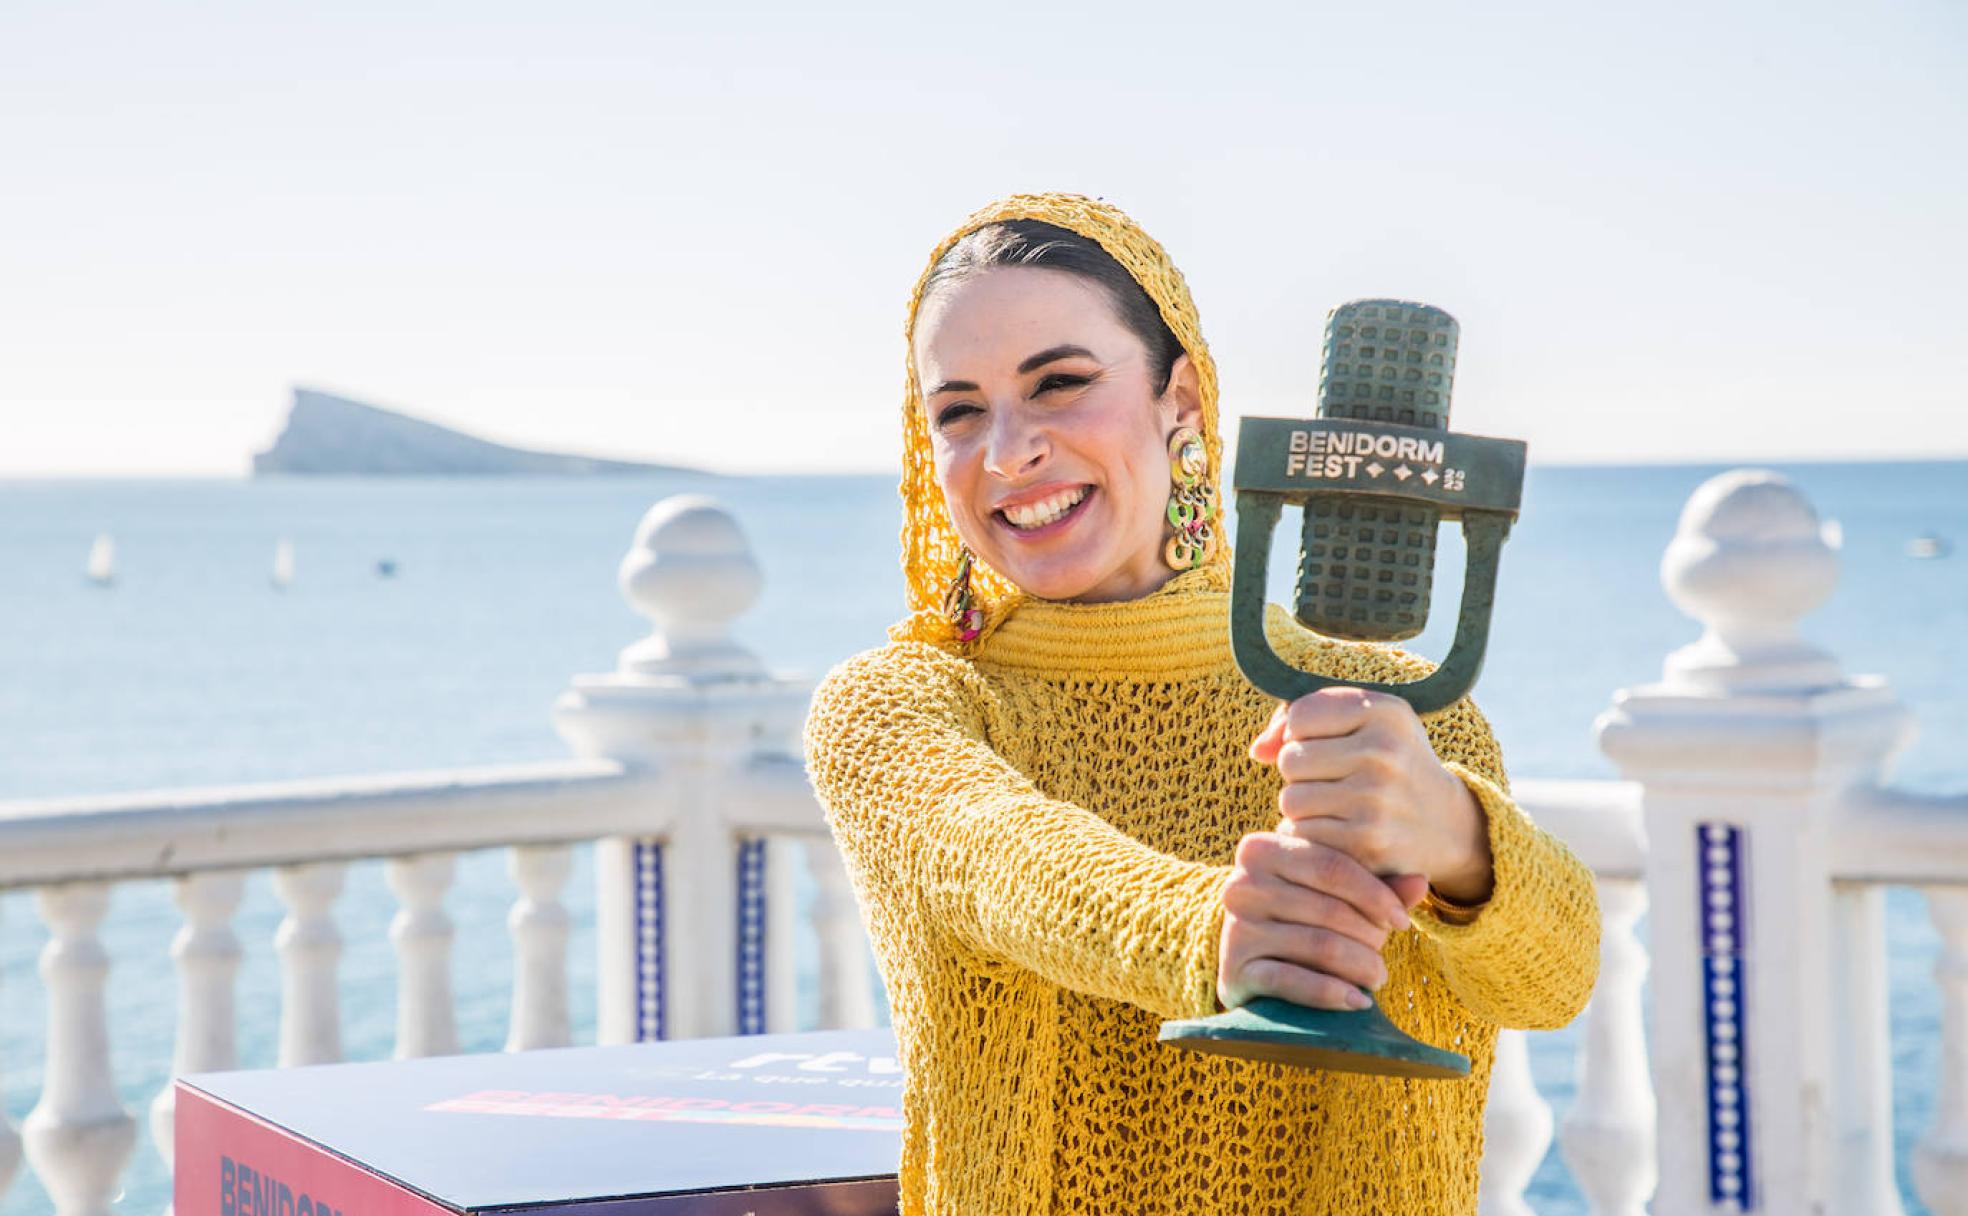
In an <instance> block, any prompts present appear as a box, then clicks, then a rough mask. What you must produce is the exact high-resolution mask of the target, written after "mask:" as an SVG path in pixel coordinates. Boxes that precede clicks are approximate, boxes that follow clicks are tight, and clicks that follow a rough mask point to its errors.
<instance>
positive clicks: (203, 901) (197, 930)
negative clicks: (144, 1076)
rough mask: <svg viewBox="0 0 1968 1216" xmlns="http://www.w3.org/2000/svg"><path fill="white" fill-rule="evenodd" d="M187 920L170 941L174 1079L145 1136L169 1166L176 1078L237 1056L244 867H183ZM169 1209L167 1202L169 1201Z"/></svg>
mask: <svg viewBox="0 0 1968 1216" xmlns="http://www.w3.org/2000/svg"><path fill="white" fill-rule="evenodd" d="M172 888H173V890H172V894H173V895H174V896H175V898H176V901H177V905H178V910H179V911H181V912H183V913H184V924H183V926H181V927H180V928H179V929H178V934H177V937H176V938H174V939H173V940H172V942H171V958H172V960H173V961H174V962H175V963H176V964H177V969H178V1034H177V1045H176V1047H175V1048H174V1049H173V1051H172V1053H171V1078H172V1079H171V1080H167V1081H165V1082H164V1088H163V1089H162V1090H160V1091H159V1092H158V1095H157V1097H156V1098H155V1099H153V1100H152V1102H151V1104H150V1137H151V1143H153V1144H154V1145H155V1146H156V1147H157V1153H158V1155H159V1156H161V1157H163V1158H164V1165H165V1167H166V1168H169V1167H170V1166H172V1165H173V1164H174V1162H175V1156H176V1154H175V1148H176V1143H177V1136H176V1130H175V1123H174V1120H175V1116H176V1113H177V1106H178V1101H177V1093H178V1090H177V1085H176V1084H175V1080H176V1078H178V1077H181V1076H184V1075H185V1074H186V1073H194V1072H218V1071H221V1070H223V1069H228V1068H233V1067H236V1066H237V1065H238V1063H239V1054H238V1047H237V1042H238V1026H239V1019H238V1015H237V1013H236V1011H235V1008H234V1000H233V996H234V983H233V981H234V977H235V976H237V975H238V973H239V957H240V950H239V935H238V934H236V933H234V932H233V931H232V918H233V914H234V913H235V912H237V911H238V910H239V900H240V896H241V895H242V894H243V893H244V892H245V889H246V876H245V875H244V874H238V873H230V872H218V873H210V874H187V875H185V876H184V877H182V878H179V879H177V880H176V881H175V882H174V883H173V884H172ZM166 1210H167V1211H168V1210H169V1208H168V1206H167V1208H166Z"/></svg>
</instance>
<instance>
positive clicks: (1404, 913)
mask: <svg viewBox="0 0 1968 1216" xmlns="http://www.w3.org/2000/svg"><path fill="white" fill-rule="evenodd" d="M1394 927H1395V928H1396V929H1412V928H1414V918H1413V917H1411V916H1409V915H1408V910H1407V909H1406V908H1403V909H1401V910H1400V911H1399V912H1396V913H1395V914H1394Z"/></svg>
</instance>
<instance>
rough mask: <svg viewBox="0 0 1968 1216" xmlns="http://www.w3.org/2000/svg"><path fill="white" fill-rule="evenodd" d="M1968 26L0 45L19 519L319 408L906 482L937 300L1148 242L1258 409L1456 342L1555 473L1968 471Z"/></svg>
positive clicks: (466, 35) (880, 18)
mask: <svg viewBox="0 0 1968 1216" xmlns="http://www.w3.org/2000/svg"><path fill="white" fill-rule="evenodd" d="M1965 149H1968V6H1964V5H1962V4H1959V3H1957V2H1955V0H1924V2H1907V3H1899V2H1895V0H1882V2H1881V3H1877V4H1845V5H1839V6H1831V5H1822V4H1818V3H1816V2H1815V0H1792V2H1788V3H1771V2H1766V0H1747V2H1744V3H1734V4H1729V3H1716V2H1714V0H1709V2H1706V3H1683V2H1682V0H1660V2H1655V3H1649V4H1645V5H1597V4H1579V3H1576V0H1568V2H1565V3H1548V4H1531V5H1508V4H1505V5H1481V6H1478V5H1469V4H1466V3H1436V2H1434V0H1415V2H1413V3H1406V4H1402V5H1398V6H1394V5H1383V4H1361V3H1352V4H1344V5H1334V4H1324V3H1317V2H1304V3H1296V4H1288V5H1286V4H1280V5H1262V4H1240V3H1235V2H1224V3H1214V4H1209V5H1195V4H1189V5H1181V6H1176V5H1158V4H1154V3H1146V2H1142V3H1130V4H1120V5H1107V6H1101V5H1063V4H1062V5H1057V6H1055V5H1053V4H1027V3H1023V2H1022V0H1017V2H1009V3H998V4H993V5H990V6H979V5H967V6H957V7H947V6H937V5H933V4H929V3H913V4H905V5H894V6H889V7H868V6H860V5H847V6H842V7H836V6H832V5H815V4H811V3H797V4H786V5H759V4H745V3H740V2H729V3H717V4H708V3H706V4H697V5H690V6H673V5H664V4H656V3H649V2H648V0H642V2H635V3H604V2H599V0H557V2H556V3H554V4H551V5H548V4H539V3H509V2H506V0H471V2H469V3H467V2H465V0H424V2H422V3H418V2H415V0H409V2H406V0H392V2H391V3H387V4H385V3H376V2H371V0H341V2H338V3H336V4H333V5H320V4H307V5H301V4H288V3H283V2H281V0H244V2H238V3H205V2H200V0H177V2H176V3H172V4H168V5H160V4H155V3H146V2H137V0H0V476H10V477H20V476H31V477H46V476H91V477H108V476H238V475H241V474H243V473H244V472H245V471H246V470H247V469H248V468H249V461H250V456H251V453H252V452H254V451H256V450H259V449H262V448H264V447H266V446H267V445H268V444H269V443H270V442H271V440H272V439H273V437H274V435H275V434H276V433H277V432H278V430H279V427H280V424H281V421H282V418H283V416H284V413H285V409H286V406H287V403H288V401H289V396H290V392H291V388H292V386H293V385H295V384H303V385H310V386H316V387H321V388H325V389H329V390H331V391H335V392H339V393H342V394H345V395H348V396H352V397H355V398H357V399H360V400H364V401H368V402H372V403H374V404H378V405H383V406H387V407H391V408H398V409H402V410H405V411H408V412H411V413H415V414H418V415H420V416H423V417H428V418H431V419H433V420H435V421H438V422H442V423H445V424H447V425H454V426H458V427H462V428H465V429H468V430H471V431H473V432H474V433H478V434H482V435H485V436H487V437H489V438H493V439H497V440H500V441H503V442H510V443H518V444H523V445H528V446H538V447H546V448H552V449H556V450H571V451H580V452H587V453H592V454H597V455H605V456H611V457H618V458H626V459H643V460H654V461H662V462H677V463H687V464H696V465H702V466H706V467H709V468H713V469H718V470H722V471H729V472H778V471H792V470H800V471H842V472H854V471H865V472H878V471H887V470H892V469H893V468H894V467H895V466H896V462H897V459H898V451H899V441H898V438H897V433H898V428H897V427H896V411H897V409H898V406H899V400H900V390H901V383H902V374H903V356H904V351H903V337H902V333H901V325H902V322H903V312H904V306H905V303H906V299H907V296H908V294H909V290H910V288H911V286H912V285H913V283H914V280H915V277H916V275H917V274H918V273H919V272H920V270H921V269H922V264H923V260H924V259H925V258H926V256H927V255H928V253H929V251H930V249H931V248H932V247H933V246H934V245H935V244H936V243H937V241H938V240H939V239H940V238H941V237H942V235H943V234H944V233H945V232H946V231H948V230H949V229H950V228H952V227H953V226H955V224H956V223H957V222H958V221H959V220H961V219H962V217H963V216H965V215H966V214H968V213H969V212H970V211H971V210H973V209H974V208H976V207H977V206H979V205H981V204H983V203H984V202H987V201H989V200H990V199H993V198H995V197H998V196H1000V195H1003V194H1007V193H1012V192H1014V191H1021V190H1074V191H1079V192H1082V193H1086V194H1091V195H1097V196H1099V197H1102V198H1105V199H1107V200H1108V201H1110V202H1114V203H1117V204H1119V205H1120V206H1122V207H1123V208H1125V209H1126V210H1127V211H1129V212H1130V213H1131V214H1132V215H1134V216H1135V218H1136V219H1138V220H1139V221H1141V223H1142V224H1143V225H1144V226H1145V227H1146V228H1147V229H1148V230H1149V231H1150V232H1151V233H1153V234H1154V235H1155V236H1156V237H1157V238H1158V239H1160V240H1161V242H1162V243H1163V245H1164V246H1165V247H1167V248H1168V250H1169V251H1170V252H1171V254H1172V255H1173V256H1174V258H1175V260H1176V262H1177V264H1178V265H1180V266H1181V267H1182V269H1183V271H1184V273H1185V274H1186V276H1187V277H1188V279H1189V282H1190V285H1191V287H1192V289H1193V290H1194V293H1195V296H1196V299H1197V302H1198V305H1199V307H1200V309H1201V312H1202V318H1203V330H1204V333H1205V335H1206V337H1207V339H1208V341H1209V342H1210V344H1211V349H1212V351H1213V352H1214V354H1215V355H1216V358H1217V361H1218V364H1219V367H1220V369H1221V375H1222V384H1223V392H1224V407H1225V411H1226V415H1227V417H1228V418H1229V419H1231V420H1234V418H1235V417H1236V416H1237V415H1239V414H1245V413H1250V414H1277V415H1284V414H1299V415H1309V414H1310V413H1311V411H1312V409H1313V406H1314V401H1315V390H1316V384H1317V376H1318V367H1317V363H1318V339H1319V330H1320V325H1321V321H1322V318H1323V316H1324V313H1325V310H1326V309H1327V308H1329V307H1331V306H1332V305H1334V304H1337V303H1339V302H1341V301H1344V300H1347V299H1352V298H1357V297H1362V296H1398V297H1405V298H1409V299H1417V300H1423V301H1427V302H1429V303H1433V304H1437V305H1440V306H1441V307H1444V308H1446V309H1448V310H1449V311H1450V312H1451V313H1453V314H1455V315H1456V316H1457V317H1458V318H1459V320H1460V321H1461V323H1462V358H1461V365H1460V368H1459V372H1458V382H1457V390H1456V398H1455V413H1454V417H1453V423H1454V425H1455V428H1456V429H1458V430H1467V431H1472V432H1476V433H1483V434H1493V435H1508V436H1512V437H1516V438H1522V439H1525V440H1527V441H1528V442H1529V443H1530V446H1531V452H1532V457H1533V459H1534V460H1544V461H1552V462H1627V461H1711V460H1729V461H1737V460H1779V459H1784V460H1791V459H1860V458H1869V457H1882V456H1896V457H1898V456H1910V457H1942V456H1964V455H1968V388H1965V387H1964V385H1968V342H1964V341H1963V340H1962V330H1963V327H1964V321H1968V151H1964V150H1965Z"/></svg>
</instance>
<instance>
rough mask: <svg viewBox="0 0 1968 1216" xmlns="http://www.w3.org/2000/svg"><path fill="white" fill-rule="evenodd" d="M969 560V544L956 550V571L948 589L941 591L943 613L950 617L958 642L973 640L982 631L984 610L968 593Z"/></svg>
mask: <svg viewBox="0 0 1968 1216" xmlns="http://www.w3.org/2000/svg"><path fill="white" fill-rule="evenodd" d="M970 560H971V559H970V546H969V545H965V546H963V547H962V548H961V549H959V550H957V572H956V574H955V575H954V576H952V577H951V579H950V589H949V590H948V591H946V592H944V593H943V615H945V616H947V617H949V618H950V624H951V625H952V626H954V627H955V629H956V631H957V640H958V641H959V642H974V641H976V640H977V635H978V634H980V633H983V632H984V610H983V609H982V608H979V607H977V606H976V604H975V603H974V602H973V601H972V599H971V594H970Z"/></svg>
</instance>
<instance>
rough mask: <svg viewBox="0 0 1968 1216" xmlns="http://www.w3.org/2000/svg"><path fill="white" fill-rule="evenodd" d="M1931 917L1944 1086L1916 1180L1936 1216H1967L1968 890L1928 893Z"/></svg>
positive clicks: (1918, 1156) (1918, 1152) (1919, 1154)
mask: <svg viewBox="0 0 1968 1216" xmlns="http://www.w3.org/2000/svg"><path fill="white" fill-rule="evenodd" d="M1927 911H1928V914H1929V915H1931V916H1932V917H1933V918H1934V927H1935V928H1936V929H1939V930H1940V933H1941V957H1940V961H1939V962H1937V963H1936V964H1935V966H1934V978H1935V980H1936V981H1938V982H1939V984H1940V986H1941V1084H1940V1092H1939V1093H1938V1094H1937V1095H1936V1096H1935V1099H1934V1117H1933V1121H1932V1122H1931V1123H1929V1124H1928V1125H1927V1133H1926V1134H1925V1135H1924V1136H1922V1137H1921V1138H1920V1146H1919V1147H1918V1148H1916V1149H1915V1150H1914V1154H1913V1180H1914V1185H1915V1187H1917V1188H1918V1190H1919V1193H1920V1199H1921V1202H1923V1203H1925V1204H1926V1205H1927V1206H1928V1208H1930V1209H1932V1211H1933V1213H1934V1216H1968V889H1963V888H1961V887H1929V888H1928V889H1927Z"/></svg>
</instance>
